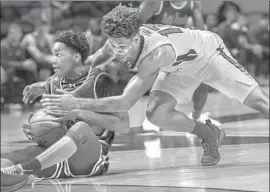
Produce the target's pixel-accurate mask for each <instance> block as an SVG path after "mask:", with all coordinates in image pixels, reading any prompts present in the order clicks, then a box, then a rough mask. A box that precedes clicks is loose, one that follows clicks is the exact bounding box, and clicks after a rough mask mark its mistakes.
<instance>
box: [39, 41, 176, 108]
mask: <svg viewBox="0 0 270 192" xmlns="http://www.w3.org/2000/svg"><path fill="white" fill-rule="evenodd" d="M174 60H175V52H174V50H173V48H172V47H171V46H170V45H163V46H160V47H158V48H156V49H155V50H154V51H152V52H151V53H150V54H148V55H147V56H146V57H145V58H144V59H143V60H142V63H141V64H140V66H139V70H138V73H137V75H135V76H134V77H133V78H132V79H131V80H130V81H129V83H128V85H127V86H126V88H125V90H124V93H123V94H122V95H120V96H113V97H106V98H101V99H83V98H75V97H74V96H72V95H45V96H43V99H42V100H41V102H42V104H43V106H44V107H48V108H51V109H54V110H55V109H60V110H72V109H83V110H90V111H94V112H107V113H108V112H127V111H129V110H130V109H131V107H132V106H133V105H134V104H135V103H136V102H137V101H138V100H139V98H140V97H142V96H143V95H144V94H145V93H146V91H148V90H149V89H150V88H151V87H152V85H153V83H154V82H155V80H156V77H157V75H158V71H159V68H160V67H163V66H166V65H169V64H172V63H173V62H174Z"/></svg>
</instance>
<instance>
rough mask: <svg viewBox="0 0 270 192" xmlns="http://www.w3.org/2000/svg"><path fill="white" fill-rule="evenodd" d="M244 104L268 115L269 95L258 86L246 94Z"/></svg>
mask: <svg viewBox="0 0 270 192" xmlns="http://www.w3.org/2000/svg"><path fill="white" fill-rule="evenodd" d="M244 104H245V105H247V106H249V107H251V108H253V109H255V110H257V111H259V112H261V113H262V114H263V115H265V116H269V97H268V96H267V95H266V93H264V91H263V90H262V89H261V88H260V87H259V86H258V87H256V88H255V89H253V91H252V92H251V93H250V94H249V95H248V96H247V98H246V99H245V100H244Z"/></svg>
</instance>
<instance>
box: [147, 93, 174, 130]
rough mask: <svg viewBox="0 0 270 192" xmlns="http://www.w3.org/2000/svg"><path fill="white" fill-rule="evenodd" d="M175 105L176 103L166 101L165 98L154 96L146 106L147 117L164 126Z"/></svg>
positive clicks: (152, 121)
mask: <svg viewBox="0 0 270 192" xmlns="http://www.w3.org/2000/svg"><path fill="white" fill-rule="evenodd" d="M174 106H175V104H174V103H172V102H165V101H164V100H163V98H162V99H161V98H152V99H150V101H149V103H148V105H147V108H146V117H147V119H148V120H149V121H150V122H151V123H153V124H155V125H157V126H163V125H164V124H165V123H166V121H167V120H168V119H169V118H168V115H169V114H170V112H172V111H173V109H174Z"/></svg>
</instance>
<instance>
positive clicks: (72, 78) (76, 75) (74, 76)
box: [65, 66, 88, 81]
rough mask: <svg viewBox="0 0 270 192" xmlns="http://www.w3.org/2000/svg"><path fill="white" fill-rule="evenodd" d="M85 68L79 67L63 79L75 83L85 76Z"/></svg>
mask: <svg viewBox="0 0 270 192" xmlns="http://www.w3.org/2000/svg"><path fill="white" fill-rule="evenodd" d="M86 68H87V67H85V66H80V67H77V68H75V69H74V71H72V72H70V73H69V74H67V75H66V76H65V79H66V80H68V81H76V80H78V79H80V78H81V77H82V76H84V75H85V74H86V72H87V71H88V70H87V69H86Z"/></svg>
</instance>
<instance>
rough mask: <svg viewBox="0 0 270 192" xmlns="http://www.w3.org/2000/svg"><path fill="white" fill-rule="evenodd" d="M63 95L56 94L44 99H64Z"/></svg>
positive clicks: (47, 95) (44, 96) (48, 95)
mask: <svg viewBox="0 0 270 192" xmlns="http://www.w3.org/2000/svg"><path fill="white" fill-rule="evenodd" d="M62 97H63V95H56V94H45V95H43V96H42V99H57V98H62Z"/></svg>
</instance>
